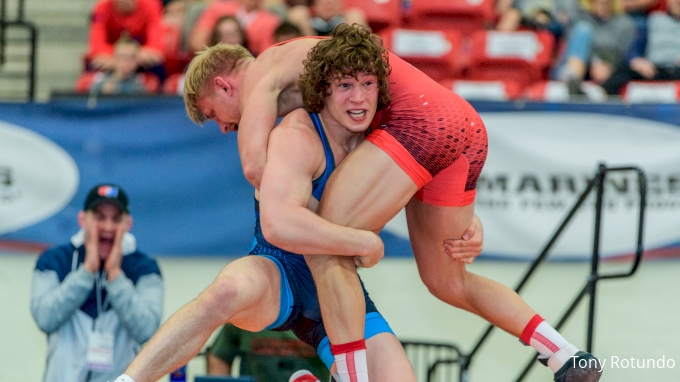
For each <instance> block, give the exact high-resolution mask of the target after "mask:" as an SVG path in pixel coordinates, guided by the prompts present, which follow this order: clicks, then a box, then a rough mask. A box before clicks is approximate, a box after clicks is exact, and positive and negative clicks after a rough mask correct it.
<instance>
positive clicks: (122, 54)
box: [76, 36, 159, 95]
mask: <svg viewBox="0 0 680 382" xmlns="http://www.w3.org/2000/svg"><path fill="white" fill-rule="evenodd" d="M139 53H140V47H139V43H138V42H137V41H135V40H132V39H130V38H129V37H126V36H123V37H121V38H120V39H119V40H118V42H116V44H115V46H114V51H113V68H112V70H111V71H109V72H98V73H92V72H89V73H85V74H83V75H82V76H81V77H80V79H79V80H78V83H77V84H76V91H79V92H88V91H89V92H90V94H107V95H114V94H147V93H155V92H156V91H158V88H159V80H158V78H156V77H155V76H154V75H153V74H151V73H139V72H137V69H138V68H139V64H138V56H139Z"/></svg>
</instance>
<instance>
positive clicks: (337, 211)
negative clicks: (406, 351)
mask: <svg viewBox="0 0 680 382" xmlns="http://www.w3.org/2000/svg"><path fill="white" fill-rule="evenodd" d="M416 191H417V186H416V185H415V183H414V182H413V181H412V180H411V178H410V177H409V176H408V175H406V173H405V172H404V171H403V170H402V169H401V168H400V167H399V166H398V165H397V163H396V162H394V161H393V160H392V158H390V157H389V156H388V155H387V154H386V153H385V152H384V151H383V150H382V149H380V148H378V147H377V146H375V145H374V144H372V143H370V142H367V141H366V142H363V143H361V144H360V145H359V147H357V148H356V149H355V150H354V151H353V152H352V153H351V154H350V155H348V156H347V158H346V159H345V160H344V161H343V162H342V163H341V164H340V166H338V168H337V169H336V170H335V171H333V175H332V176H331V177H330V179H329V181H328V183H327V185H326V188H325V190H324V194H323V197H322V198H321V203H320V205H319V209H318V213H319V215H320V216H321V217H323V218H324V219H326V220H328V221H331V222H333V223H336V224H341V225H345V226H349V227H353V228H360V229H367V230H372V231H377V230H379V229H381V228H382V227H383V226H384V225H385V224H386V223H387V222H388V221H389V220H390V219H391V218H393V217H394V216H395V215H396V214H397V213H398V212H399V211H400V210H401V209H402V208H403V207H404V206H405V205H406V203H407V202H408V201H409V200H410V198H411V196H412V195H413V194H414V193H415V192H416ZM442 245H443V244H442ZM305 260H306V261H307V264H308V265H309V268H310V269H311V271H312V275H313V277H314V282H315V283H316V287H317V291H318V295H319V304H320V306H321V314H322V317H323V321H324V325H325V327H326V332H327V333H328V337H329V339H330V341H331V343H332V344H342V343H348V342H353V341H357V340H360V339H362V338H363V332H364V317H365V314H366V312H365V310H366V308H365V304H364V295H363V292H362V290H361V285H360V284H359V278H358V276H357V273H356V267H355V265H354V262H353V259H352V258H351V257H344V256H306V257H305Z"/></svg>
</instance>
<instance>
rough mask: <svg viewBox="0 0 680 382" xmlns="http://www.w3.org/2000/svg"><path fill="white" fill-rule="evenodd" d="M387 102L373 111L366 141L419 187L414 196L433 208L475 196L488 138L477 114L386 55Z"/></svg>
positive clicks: (466, 201)
mask: <svg viewBox="0 0 680 382" xmlns="http://www.w3.org/2000/svg"><path fill="white" fill-rule="evenodd" d="M389 61H390V66H391V67H392V73H391V74H390V76H389V82H390V95H391V96H392V102H391V103H390V104H389V105H388V106H387V107H385V108H383V109H381V110H378V113H377V114H376V116H375V118H374V119H373V123H372V124H371V127H372V129H373V132H372V133H371V134H370V135H369V136H368V138H367V139H368V140H369V141H370V142H372V143H374V144H375V145H377V146H378V147H380V148H381V149H382V150H384V151H385V152H386V153H387V154H388V155H390V157H392V159H394V160H395V161H396V162H397V163H398V164H399V166H400V167H401V168H402V169H403V170H404V171H406V173H407V174H408V175H409V176H410V177H411V179H413V181H414V182H415V183H416V184H417V185H418V188H420V190H419V191H418V193H416V195H415V197H416V198H417V199H418V200H420V201H423V202H425V203H429V204H434V205H438V206H465V205H468V204H471V203H472V202H473V201H474V199H475V187H476V186H477V179H478V178H479V174H480V173H481V171H482V167H483V166H484V161H485V160H486V153H487V148H488V141H487V136H486V128H485V127H484V123H483V122H482V120H481V118H480V117H479V114H477V112H476V111H475V110H474V109H473V108H472V106H471V105H470V104H469V103H468V102H467V101H465V100H464V99H463V98H461V97H460V96H459V95H457V94H456V93H454V92H452V91H451V90H449V89H446V88H445V87H443V86H441V85H440V84H438V83H437V82H435V81H434V80H433V79H431V78H430V77H428V76H427V75H426V74H424V73H423V72H421V71H420V70H418V69H416V68H415V67H413V66H412V65H411V64H409V63H407V62H406V61H404V60H402V59H401V58H399V57H397V56H396V55H394V54H392V53H390V55H389Z"/></svg>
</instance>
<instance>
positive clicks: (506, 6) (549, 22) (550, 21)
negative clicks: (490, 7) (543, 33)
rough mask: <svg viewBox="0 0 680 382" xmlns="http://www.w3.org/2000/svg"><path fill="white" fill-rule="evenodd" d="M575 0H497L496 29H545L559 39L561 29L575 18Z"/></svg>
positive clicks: (576, 9)
mask: <svg viewBox="0 0 680 382" xmlns="http://www.w3.org/2000/svg"><path fill="white" fill-rule="evenodd" d="M579 7H580V6H579V3H578V1H577V0H499V1H498V2H497V3H496V10H497V12H498V14H499V20H498V23H497V24H496V29H498V30H500V31H515V30H518V29H520V28H527V29H547V30H549V31H550V32H551V33H552V34H553V35H554V36H555V37H556V38H558V39H559V38H560V36H561V35H562V32H563V29H564V28H565V27H567V26H568V25H569V24H570V23H571V22H572V21H573V20H574V18H575V17H576V14H577V12H578V9H579Z"/></svg>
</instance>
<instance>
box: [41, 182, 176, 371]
mask: <svg viewBox="0 0 680 382" xmlns="http://www.w3.org/2000/svg"><path fill="white" fill-rule="evenodd" d="M77 220H78V225H80V227H81V230H80V231H78V233H76V234H75V235H73V237H71V240H70V241H69V243H68V244H64V245H61V246H58V247H54V248H50V249H48V250H47V251H45V252H44V253H43V254H41V255H40V257H39V258H38V261H37V263H36V266H35V271H34V272H33V281H32V290H31V314H32V315H33V318H34V319H35V322H36V323H37V324H38V327H40V329H41V330H42V331H43V332H45V333H46V334H47V341H48V351H47V365H46V370H45V374H44V377H43V381H44V382H61V381H63V382H72V381H89V382H106V381H113V380H114V379H115V378H116V377H117V376H118V375H120V374H121V373H122V372H124V371H125V369H126V368H127V366H128V365H129V364H130V362H131V361H132V359H133V358H134V357H135V355H136V354H137V353H138V352H139V349H140V348H141V346H142V344H143V343H144V342H146V341H147V340H148V339H149V338H150V337H151V336H152V335H153V334H154V333H155V332H156V330H158V326H159V325H160V321H161V313H162V310H163V281H162V279H161V273H160V270H159V269H158V264H156V261H155V260H154V259H152V258H150V257H149V256H147V255H146V254H144V253H142V252H139V251H138V250H137V244H136V240H135V237H134V236H132V234H130V233H129V232H128V231H129V230H130V228H131V227H132V216H131V215H130V208H129V205H128V197H127V195H126V194H125V192H123V190H122V189H121V188H120V187H118V186H116V185H113V184H102V185H98V186H95V187H94V188H92V189H91V190H90V191H89V193H88V194H87V197H86V199H85V203H84V207H83V210H82V211H80V212H79V213H78V216H77Z"/></svg>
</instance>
